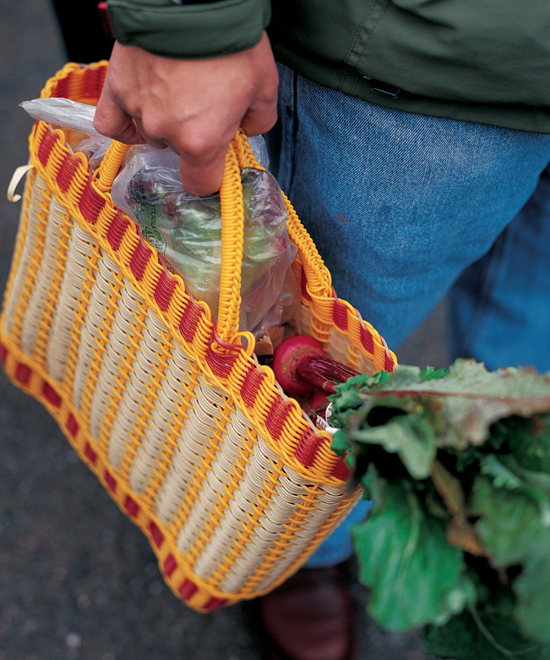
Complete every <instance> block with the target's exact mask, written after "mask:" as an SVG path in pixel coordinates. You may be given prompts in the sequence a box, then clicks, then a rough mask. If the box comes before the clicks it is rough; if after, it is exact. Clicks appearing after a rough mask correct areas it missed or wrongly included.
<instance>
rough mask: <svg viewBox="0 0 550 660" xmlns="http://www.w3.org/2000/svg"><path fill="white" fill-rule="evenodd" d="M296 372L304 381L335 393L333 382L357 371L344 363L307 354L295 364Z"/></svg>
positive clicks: (339, 381) (355, 374)
mask: <svg viewBox="0 0 550 660" xmlns="http://www.w3.org/2000/svg"><path fill="white" fill-rule="evenodd" d="M296 373H297V374H298V376H299V377H300V378H301V379H302V380H305V381H306V383H310V384H311V385H314V386H315V387H317V388H318V389H320V390H323V391H325V392H328V393H329V394H335V392H336V390H335V388H334V382H336V383H344V382H345V381H346V380H347V379H348V378H351V377H352V376H358V375H359V373H358V372H357V371H354V370H353V369H350V368H349V367H346V366H345V365H343V364H341V363H340V362H337V361H336V360H331V359H330V358H327V357H324V356H322V355H318V354H311V353H310V354H307V355H304V357H303V358H302V359H301V360H300V361H299V362H298V364H297V365H296Z"/></svg>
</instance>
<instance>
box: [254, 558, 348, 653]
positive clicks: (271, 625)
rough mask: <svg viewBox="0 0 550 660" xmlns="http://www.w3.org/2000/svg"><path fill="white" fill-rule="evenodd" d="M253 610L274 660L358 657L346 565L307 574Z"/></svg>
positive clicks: (301, 573) (264, 598) (297, 576)
mask: <svg viewBox="0 0 550 660" xmlns="http://www.w3.org/2000/svg"><path fill="white" fill-rule="evenodd" d="M253 604H254V608H255V618H256V625H257V626H259V628H260V633H261V635H262V638H263V642H264V645H265V646H267V649H268V651H269V653H270V655H271V656H272V658H275V659H276V660H351V659H352V658H353V657H354V655H355V650H356V649H355V647H356V644H355V625H354V612H353V605H352V602H351V598H350V594H349V590H348V580H347V570H346V566H345V565H344V564H339V565H338V566H333V567H330V568H315V569H302V570H300V571H298V573H296V574H295V575H294V576H293V577H291V578H290V579H288V580H287V581H286V582H285V583H284V584H282V585H281V586H280V587H278V588H277V589H275V590H274V591H272V592H271V593H269V594H267V595H266V596H262V597H261V598H257V599H256V600H255V601H253Z"/></svg>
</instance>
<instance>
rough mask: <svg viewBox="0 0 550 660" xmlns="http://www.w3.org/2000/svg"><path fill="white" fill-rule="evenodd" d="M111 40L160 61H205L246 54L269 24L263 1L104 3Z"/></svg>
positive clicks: (120, 0)
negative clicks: (178, 58)
mask: <svg viewBox="0 0 550 660" xmlns="http://www.w3.org/2000/svg"><path fill="white" fill-rule="evenodd" d="M108 7H109V15H110V18H111V24H112V26H113V30H114V33H115V37H116V39H117V40H118V41H119V42H120V43H121V44H123V45H125V46H139V47H140V48H144V49H145V50H147V51H149V52H151V53H155V54H156V55H163V56H166V57H180V58H186V59H187V58H193V59H199V58H205V57H216V56H220V55H228V54H229V53H235V52H237V51H240V50H245V49H247V48H252V46H255V45H256V44H257V43H258V42H259V41H260V39H261V37H262V31H263V30H264V29H265V28H266V27H267V25H268V24H269V21H270V19H271V3H270V1H269V0H218V1H217V2H206V3H203V4H174V2H171V1H170V0H109V1H108Z"/></svg>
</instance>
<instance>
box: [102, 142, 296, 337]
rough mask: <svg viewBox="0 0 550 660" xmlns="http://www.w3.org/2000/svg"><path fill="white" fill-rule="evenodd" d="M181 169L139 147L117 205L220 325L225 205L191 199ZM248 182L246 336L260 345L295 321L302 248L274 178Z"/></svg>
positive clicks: (253, 173)
mask: <svg viewBox="0 0 550 660" xmlns="http://www.w3.org/2000/svg"><path fill="white" fill-rule="evenodd" d="M178 163H179V161H178V156H177V154H175V153H174V152H173V151H171V150H170V149H164V150H162V151H159V150H156V149H152V148H151V147H149V146H147V145H145V146H140V147H134V148H133V149H132V150H131V154H130V156H129V159H128V161H127V163H126V164H125V166H124V168H123V169H122V171H121V173H120V174H119V175H118V177H117V179H116V180H115V182H114V184H113V189H112V197H113V201H114V203H115V204H116V205H117V206H118V207H119V208H121V209H122V210H123V211H125V212H126V213H127V214H128V215H130V217H133V218H134V219H135V221H136V222H137V223H138V225H139V226H140V228H141V231H142V233H143V235H144V236H145V238H146V239H147V240H148V241H149V242H150V243H151V244H152V245H153V246H154V247H155V248H156V249H157V250H158V251H159V252H160V253H161V254H162V255H163V257H164V259H165V260H166V262H167V263H168V264H169V265H170V266H171V267H172V268H173V269H174V270H175V271H176V272H178V273H180V274H181V275H182V277H183V278H184V280H185V283H186V285H187V287H188V289H189V291H190V292H191V293H192V295H193V296H194V297H195V299H197V300H202V301H204V302H206V303H207V304H208V306H209V307H210V309H211V311H212V313H213V315H214V317H217V311H218V296H219V285H220V273H221V249H222V244H221V230H222V218H221V209H220V197H219V194H215V195H210V196H208V197H196V196H194V195H191V194H189V193H187V192H186V191H185V190H184V189H183V188H182V186H181V181H180V178H179V166H178ZM241 176H242V184H243V201H244V214H245V224H244V246H243V264H242V274H241V296H242V305H241V319H240V321H241V323H240V329H241V330H249V331H251V332H254V334H255V335H256V336H257V337H258V336H261V334H262V333H263V332H264V331H265V329H266V328H268V327H270V326H274V325H278V324H281V323H284V322H285V321H286V320H288V319H289V318H291V317H292V316H293V314H294V311H295V309H296V304H297V301H298V300H299V288H298V285H297V282H296V280H295V278H294V276H293V273H292V269H291V264H292V261H293V259H294V257H295V255H296V247H295V246H294V245H293V244H292V243H291V241H290V238H289V235H288V231H287V228H286V206H285V204H284V200H283V197H282V194H281V192H280V189H279V186H278V184H277V181H276V180H275V178H274V177H273V176H272V175H271V174H270V173H269V172H267V171H264V170H260V169H255V168H245V169H243V170H242V172H241Z"/></svg>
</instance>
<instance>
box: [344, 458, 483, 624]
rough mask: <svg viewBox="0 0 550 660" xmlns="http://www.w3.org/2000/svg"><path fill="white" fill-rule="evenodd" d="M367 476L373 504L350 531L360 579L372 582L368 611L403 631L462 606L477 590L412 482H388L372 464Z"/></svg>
mask: <svg viewBox="0 0 550 660" xmlns="http://www.w3.org/2000/svg"><path fill="white" fill-rule="evenodd" d="M365 481H366V482H367V483H366V490H367V492H369V493H370V494H371V495H372V497H373V498H374V501H375V505H374V507H373V509H372V510H371V512H370V513H369V517H368V518H367V520H366V521H364V522H362V523H360V524H358V525H355V526H354V527H353V528H352V533H353V539H354V546H355V550H356V552H357V554H358V557H359V563H360V579H361V581H362V582H363V583H364V584H365V585H367V586H368V587H370V588H371V594H370V599H369V605H368V611H369V613H370V614H371V616H372V617H373V618H374V619H375V620H376V621H377V623H378V624H379V625H381V626H383V627H384V628H387V629H389V630H392V631H403V630H409V629H411V628H414V627H415V626H418V625H420V624H424V623H429V622H434V621H437V622H441V623H442V622H443V621H445V620H447V619H448V618H449V617H450V616H451V615H452V614H455V613H457V612H460V611H461V610H462V609H463V607H464V606H465V604H466V603H468V602H471V601H473V600H474V599H475V593H474V588H473V585H472V583H471V582H470V581H469V580H468V579H467V578H465V576H464V573H465V566H464V561H463V557H462V552H460V550H458V549H456V548H452V547H451V546H450V545H449V544H448V543H447V541H446V538H445V525H444V523H443V522H442V521H440V520H437V519H436V518H433V517H431V516H429V515H427V513H426V512H425V510H424V508H423V507H422V505H421V503H420V501H419V499H418V497H417V495H416V494H415V492H413V490H412V488H408V487H406V486H405V485H400V484H393V483H388V482H387V481H385V480H384V479H381V478H380V477H379V476H378V474H377V473H376V470H375V469H374V468H373V467H372V466H371V468H370V469H369V473H368V475H367V476H366V477H365Z"/></svg>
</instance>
